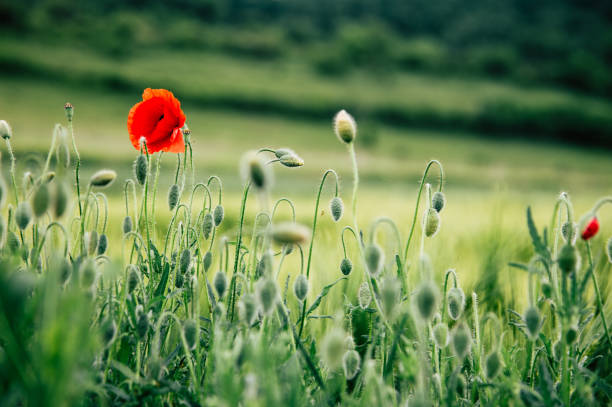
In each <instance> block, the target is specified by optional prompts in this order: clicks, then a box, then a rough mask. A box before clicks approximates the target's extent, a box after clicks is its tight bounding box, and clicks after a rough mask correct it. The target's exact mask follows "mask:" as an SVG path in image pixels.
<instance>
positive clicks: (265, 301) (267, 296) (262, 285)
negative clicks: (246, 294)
mask: <svg viewBox="0 0 612 407" xmlns="http://www.w3.org/2000/svg"><path fill="white" fill-rule="evenodd" d="M277 299H278V288H277V286H276V282H275V281H274V280H271V279H268V278H266V279H263V280H261V281H260V282H259V283H258V284H257V300H258V301H259V305H260V306H261V309H262V311H263V313H264V314H269V313H270V312H271V311H272V310H273V309H274V305H276V301H277Z"/></svg>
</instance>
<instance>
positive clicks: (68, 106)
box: [64, 102, 74, 122]
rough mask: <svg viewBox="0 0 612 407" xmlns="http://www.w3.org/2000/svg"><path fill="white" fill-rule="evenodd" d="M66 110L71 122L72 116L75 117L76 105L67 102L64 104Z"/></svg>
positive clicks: (67, 117)
mask: <svg viewBox="0 0 612 407" xmlns="http://www.w3.org/2000/svg"><path fill="white" fill-rule="evenodd" d="M64 112H65V113H66V119H68V121H69V122H71V121H72V118H73V117H74V107H73V106H72V105H71V104H70V103H68V102H67V103H66V104H65V105H64Z"/></svg>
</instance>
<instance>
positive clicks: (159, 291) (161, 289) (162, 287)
mask: <svg viewBox="0 0 612 407" xmlns="http://www.w3.org/2000/svg"><path fill="white" fill-rule="evenodd" d="M169 275H170V263H166V264H164V268H163V271H162V276H161V280H159V284H158V285H157V288H156V289H155V296H156V297H157V296H163V295H164V293H165V292H166V285H167V284H168V276H169Z"/></svg>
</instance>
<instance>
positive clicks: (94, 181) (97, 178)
mask: <svg viewBox="0 0 612 407" xmlns="http://www.w3.org/2000/svg"><path fill="white" fill-rule="evenodd" d="M115 178H117V173H116V172H115V171H113V170H100V171H98V172H96V173H95V174H94V175H92V176H91V179H90V180H89V183H90V184H91V186H93V187H98V188H104V187H107V186H109V185H110V184H112V183H113V181H115Z"/></svg>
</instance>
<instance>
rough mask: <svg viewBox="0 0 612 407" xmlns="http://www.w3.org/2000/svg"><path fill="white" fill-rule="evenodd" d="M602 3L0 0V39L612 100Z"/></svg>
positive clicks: (611, 53)
mask: <svg viewBox="0 0 612 407" xmlns="http://www.w3.org/2000/svg"><path fill="white" fill-rule="evenodd" d="M611 20H612V1H609V0H538V1H533V0H471V1H465V0H433V1H432V0H409V1H407V0H331V1H330V0H282V1H281V0H225V1H224V0H175V1H163V0H152V1H146V0H80V1H74V0H0V21H1V24H0V27H1V28H0V30H3V31H5V32H12V33H17V34H19V35H28V36H33V37H41V38H45V39H46V40H49V38H53V39H55V40H57V41H68V40H69V41H82V42H85V43H87V44H88V45H92V46H94V47H97V48H98V49H100V50H101V51H103V52H106V53H109V54H111V55H114V56H116V57H121V56H125V55H128V54H129V53H130V52H131V51H132V50H134V49H136V48H137V47H148V46H168V47H184V48H194V49H213V50H220V51H222V52H227V53H235V54H238V55H243V56H246V57H251V58H259V59H274V58H280V57H283V56H285V55H288V54H291V53H296V52H299V53H300V54H299V55H300V57H301V58H304V59H305V60H306V61H308V62H309V63H310V64H311V65H312V67H313V69H315V70H317V71H318V72H320V73H322V74H325V75H344V74H346V73H347V72H349V71H350V70H351V69H354V68H366V69H373V70H377V71H384V70H389V69H394V70H412V71H425V72H429V73H434V74H441V75H449V74H453V75H477V76H489V77H494V78H504V79H509V80H513V81H517V82H524V83H526V84H529V83H534V82H537V83H549V84H556V85H560V86H563V87H566V88H570V89H575V90H578V91H581V92H587V93H591V94H597V95H602V96H606V97H609V96H612V74H611V72H612V30H611V29H610V28H611V25H610V23H611Z"/></svg>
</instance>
